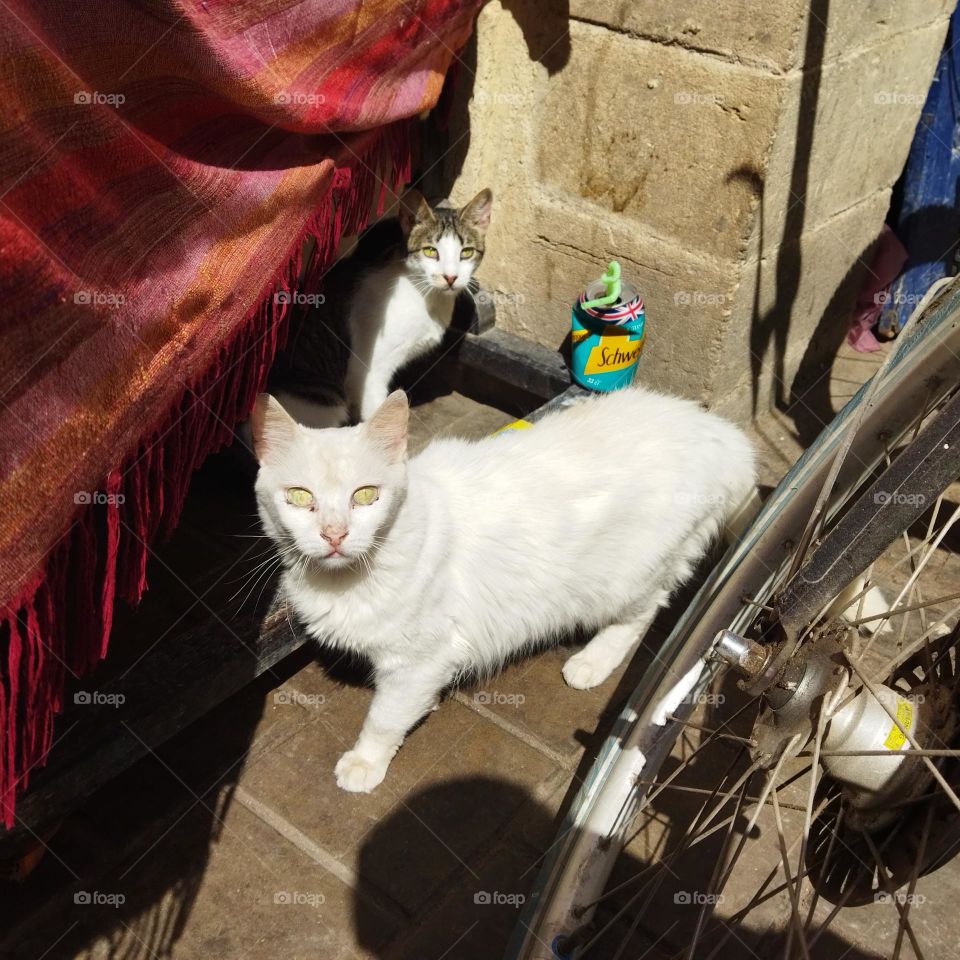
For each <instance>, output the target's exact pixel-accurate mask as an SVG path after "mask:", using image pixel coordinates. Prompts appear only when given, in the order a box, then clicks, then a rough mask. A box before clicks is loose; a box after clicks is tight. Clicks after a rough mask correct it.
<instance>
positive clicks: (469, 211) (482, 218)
mask: <svg viewBox="0 0 960 960" xmlns="http://www.w3.org/2000/svg"><path fill="white" fill-rule="evenodd" d="M492 209H493V191H491V190H490V188H489V187H487V188H486V189H484V190H481V191H480V192H479V193H478V194H477V195H476V196H475V197H474V198H473V199H472V200H471V201H470V202H469V203H468V204H467V205H466V206H465V207H464V208H463V209H462V210H461V211H460V219H461V220H463V222H464V223H469V224H470V226H472V227H474V228H475V229H477V230H479V231H480V232H481V233H485V232H486V229H487V227H489V226H490V211H491V210H492Z"/></svg>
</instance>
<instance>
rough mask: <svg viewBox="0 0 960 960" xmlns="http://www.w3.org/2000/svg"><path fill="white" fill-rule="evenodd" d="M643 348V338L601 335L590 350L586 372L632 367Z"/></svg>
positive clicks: (608, 371)
mask: <svg viewBox="0 0 960 960" xmlns="http://www.w3.org/2000/svg"><path fill="white" fill-rule="evenodd" d="M642 349H643V339H642V338H641V339H640V340H629V339H627V337H623V336H617V337H601V338H600V341H599V343H597V345H596V346H595V347H593V348H592V349H591V350H590V355H589V356H588V357H587V362H586V363H585V364H584V367H583V372H584V373H610V372H611V371H613V370H624V369H626V368H627V367H632V366H633V365H634V364H635V363H636V362H637V359H638V358H639V356H640V351H641V350H642Z"/></svg>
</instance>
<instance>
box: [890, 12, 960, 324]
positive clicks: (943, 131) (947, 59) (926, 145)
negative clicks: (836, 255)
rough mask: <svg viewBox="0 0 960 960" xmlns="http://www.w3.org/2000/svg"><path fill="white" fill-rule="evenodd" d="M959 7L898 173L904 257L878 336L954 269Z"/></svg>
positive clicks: (959, 171)
mask: <svg viewBox="0 0 960 960" xmlns="http://www.w3.org/2000/svg"><path fill="white" fill-rule="evenodd" d="M958 42H960V6H958V7H957V9H956V10H954V12H953V16H952V18H951V20H950V27H949V29H948V31H947V39H946V43H945V45H944V48H943V51H942V52H941V54H940V61H939V63H938V64H937V71H936V73H935V74H934V78H933V83H932V84H931V86H930V91H929V92H928V94H927V99H926V102H925V103H924V105H923V113H922V114H921V115H920V122H919V123H918V124H917V130H916V133H914V136H913V144H912V145H911V147H910V154H909V156H908V157H907V165H906V167H905V168H904V172H903V197H902V201H901V207H900V212H899V215H898V216H897V218H896V222H895V224H894V229H895V230H896V233H897V236H898V237H899V238H900V240H901V242H902V243H903V245H904V246H905V247H906V249H907V253H908V254H909V259H908V260H907V263H906V266H905V267H904V269H903V272H902V273H901V274H900V276H899V277H898V278H897V279H896V280H895V281H894V282H893V284H892V285H891V288H890V298H889V301H888V304H889V305H888V306H887V307H886V308H885V309H884V310H883V312H882V313H881V315H880V320H879V321H878V323H877V332H878V333H879V334H880V336H882V337H891V336H895V335H896V334H897V333H898V332H899V331H900V329H901V328H902V327H903V325H904V324H905V323H906V322H907V318H908V317H909V316H910V314H911V313H912V312H913V308H914V307H915V306H916V305H917V304H918V303H919V302H920V298H921V297H922V296H923V294H924V293H926V291H927V290H928V289H929V287H930V285H931V284H932V283H933V282H934V281H936V280H939V279H940V278H941V277H945V276H953V275H955V274H956V273H957V271H958V266H960V264H958V259H957V257H958V246H960V62H958V61H960V56H958V54H960V51H958V50H957V46H956V45H957V43H958Z"/></svg>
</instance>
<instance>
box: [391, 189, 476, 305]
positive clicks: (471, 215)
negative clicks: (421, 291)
mask: <svg viewBox="0 0 960 960" xmlns="http://www.w3.org/2000/svg"><path fill="white" fill-rule="evenodd" d="M492 206H493V194H492V193H491V192H490V191H489V190H481V191H480V192H479V193H478V194H477V195H476V196H475V197H474V198H473V199H472V200H471V201H470V202H469V203H468V204H467V205H466V206H465V207H463V208H462V209H460V210H457V209H456V208H455V207H448V206H445V205H443V204H440V205H438V206H436V207H431V206H430V204H428V203H427V201H426V200H424V198H423V196H422V195H421V194H420V193H418V192H417V191H416V190H408V191H407V192H406V193H405V194H404V195H403V197H402V198H401V201H400V223H401V225H402V227H403V232H404V235H405V236H406V238H407V265H408V266H409V267H410V269H411V270H412V271H413V272H414V273H416V274H418V275H420V276H421V277H422V278H423V279H424V280H425V281H426V283H427V285H428V287H427V289H435V290H440V291H445V292H448V293H454V294H455V293H457V292H459V291H460V290H462V289H463V288H464V287H466V286H467V284H468V283H469V282H470V280H471V278H472V277H473V272H474V270H476V269H477V267H478V266H479V265H480V261H481V260H482V259H483V242H484V235H485V234H486V232H487V227H488V226H489V225H490V209H491V207H492Z"/></svg>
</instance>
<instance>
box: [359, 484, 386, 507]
mask: <svg viewBox="0 0 960 960" xmlns="http://www.w3.org/2000/svg"><path fill="white" fill-rule="evenodd" d="M379 496H380V491H379V489H378V488H377V487H359V488H358V489H356V490H354V491H353V502H354V503H355V504H356V505H357V506H358V507H369V506H370V504H371V503H374V502H376V500H377V498H378V497H379Z"/></svg>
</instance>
